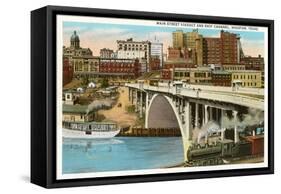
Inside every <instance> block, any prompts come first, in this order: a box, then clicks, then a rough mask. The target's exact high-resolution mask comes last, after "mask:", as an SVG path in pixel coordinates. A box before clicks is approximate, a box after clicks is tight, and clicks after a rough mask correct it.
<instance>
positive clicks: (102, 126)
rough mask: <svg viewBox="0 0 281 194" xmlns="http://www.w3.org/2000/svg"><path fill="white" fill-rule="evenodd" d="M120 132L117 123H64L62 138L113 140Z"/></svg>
mask: <svg viewBox="0 0 281 194" xmlns="http://www.w3.org/2000/svg"><path fill="white" fill-rule="evenodd" d="M119 132H120V129H119V128H118V126H117V124H116V123H105V122H63V129H62V136H63V137H65V138H79V139H106V138H113V137H115V136H116V135H117V134H118V133H119Z"/></svg>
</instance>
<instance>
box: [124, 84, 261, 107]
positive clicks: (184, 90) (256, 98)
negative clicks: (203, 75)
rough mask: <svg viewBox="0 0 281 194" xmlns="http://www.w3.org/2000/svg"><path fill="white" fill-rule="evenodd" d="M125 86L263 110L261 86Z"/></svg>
mask: <svg viewBox="0 0 281 194" xmlns="http://www.w3.org/2000/svg"><path fill="white" fill-rule="evenodd" d="M126 86H127V87H130V88H135V89H139V90H147V91H154V92H159V93H168V94H172V95H181V96H186V97H190V98H195V99H196V98H197V99H205V100H213V101H220V102H226V103H231V104H237V105H240V106H245V107H250V108H255V109H259V110H264V105H265V104H264V89H262V88H243V87H240V88H237V89H234V88H232V87H220V86H205V85H191V84H184V85H183V86H182V87H177V86H168V85H160V86H151V85H148V84H145V83H127V84H126Z"/></svg>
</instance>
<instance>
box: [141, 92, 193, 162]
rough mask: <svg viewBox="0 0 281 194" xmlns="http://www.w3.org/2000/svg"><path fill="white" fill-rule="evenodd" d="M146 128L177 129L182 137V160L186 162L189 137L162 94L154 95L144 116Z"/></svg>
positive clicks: (174, 107)
mask: <svg viewBox="0 0 281 194" xmlns="http://www.w3.org/2000/svg"><path fill="white" fill-rule="evenodd" d="M145 127H146V128H179V129H180V131H181V136H182V144H183V151H184V153H183V154H184V160H185V161H187V154H186V153H187V150H188V147H189V145H190V144H189V137H188V135H189V134H187V132H186V130H185V128H186V127H185V126H184V125H183V123H182V120H181V117H180V115H179V113H178V111H177V108H176V106H175V105H174V103H173V101H172V99H171V98H170V97H168V96H166V95H163V94H154V95H153V97H152V98H151V100H150V103H149V105H148V108H147V109H146V114H145Z"/></svg>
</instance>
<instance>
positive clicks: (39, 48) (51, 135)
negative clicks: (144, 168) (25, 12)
mask: <svg viewBox="0 0 281 194" xmlns="http://www.w3.org/2000/svg"><path fill="white" fill-rule="evenodd" d="M57 15H73V16H97V17H116V18H127V19H145V20H159V21H161V20H163V21H176V22H201V23H218V24H230V25H231V24H232V25H247V26H262V27H268V82H269V83H268V109H269V111H268V129H269V130H268V167H266V168H248V169H233V170H213V171H202V172H180V173H165V174H149V175H130V176H116V177H101V178H79V179H65V180H56V114H54V113H56V71H57V70H56V16H57ZM44 86H45V87H44ZM273 173H274V21H273V20H262V19H249V18H233V17H218V16H201V15H185V14H174V13H156V12H140V11H127V10H110V9H95V8H80V7H79V8H78V7H61V6H46V7H43V8H40V9H37V10H34V11H32V12H31V182H32V183H34V184H38V185H40V186H43V187H46V188H57V187H73V186H89V185H107V184H122V183H136V182H154V181H171V180H183V179H198V178H216V177H230V176H242V175H243V176H245V175H259V174H273Z"/></svg>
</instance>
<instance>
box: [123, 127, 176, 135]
mask: <svg viewBox="0 0 281 194" xmlns="http://www.w3.org/2000/svg"><path fill="white" fill-rule="evenodd" d="M118 136H121V137H122V136H123V137H180V136H181V132H180V129H178V128H172V129H162V128H157V129H152V128H124V129H121V131H120V133H119V134H118Z"/></svg>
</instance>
